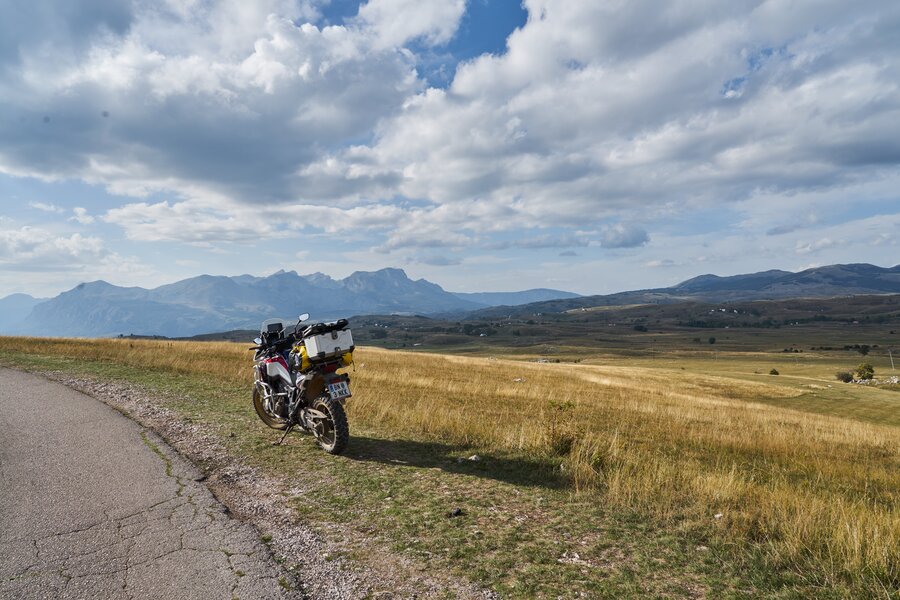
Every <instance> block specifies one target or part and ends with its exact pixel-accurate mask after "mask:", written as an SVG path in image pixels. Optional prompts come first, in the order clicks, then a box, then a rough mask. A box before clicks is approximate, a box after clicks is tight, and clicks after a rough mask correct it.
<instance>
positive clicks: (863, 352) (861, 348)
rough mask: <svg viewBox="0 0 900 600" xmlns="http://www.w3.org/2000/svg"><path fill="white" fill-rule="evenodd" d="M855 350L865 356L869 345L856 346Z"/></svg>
mask: <svg viewBox="0 0 900 600" xmlns="http://www.w3.org/2000/svg"><path fill="white" fill-rule="evenodd" d="M856 351H857V352H859V353H860V354H862V355H863V356H865V355H867V354H868V353H869V345H868V344H863V345H862V346H860V347H859V348H857V349H856Z"/></svg>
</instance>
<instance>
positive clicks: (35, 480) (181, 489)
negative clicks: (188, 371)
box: [0, 369, 293, 600]
mask: <svg viewBox="0 0 900 600" xmlns="http://www.w3.org/2000/svg"><path fill="white" fill-rule="evenodd" d="M200 479H202V477H201V474H200V473H199V472H198V471H197V470H196V469H195V468H194V467H193V466H192V465H191V464H190V463H188V462H187V461H185V460H184V459H182V458H181V457H180V456H179V455H178V454H176V453H175V452H174V451H173V450H172V449H171V448H169V447H168V446H167V445H166V444H165V442H163V441H162V440H161V439H160V438H158V437H157V436H155V435H154V434H153V433H151V432H150V431H147V430H145V429H143V428H142V427H141V426H140V425H138V424H137V423H135V422H134V421H131V420H130V419H128V418H126V417H124V416H123V415H121V414H120V413H118V412H116V411H115V410H113V409H111V408H109V407H108V406H106V405H105V404H103V403H101V402H99V401H98V400H95V399H93V398H91V397H89V396H86V395H84V394H81V393H79V392H76V391H73V390H71V389H69V388H67V387H64V386H62V385H60V384H57V383H53V382H50V381H47V380H46V379H42V378H40V377H36V376H33V375H28V374H24V373H20V372H17V371H11V370H7V369H0V598H23V599H28V598H173V599H175V598H177V599H186V598H198V599H200V598H202V599H211V598H224V599H227V600H230V599H232V598H241V599H249V598H254V599H256V598H283V597H289V596H293V594H292V593H290V592H287V591H286V590H285V589H284V588H282V587H281V585H280V584H279V578H278V572H279V571H278V567H277V565H275V563H274V562H273V561H272V559H271V556H270V553H269V551H268V549H267V548H266V546H265V545H264V544H263V543H262V542H261V541H260V540H259V535H258V533H257V532H256V530H255V529H253V528H252V527H251V526H249V525H246V524H244V523H241V522H239V521H236V520H234V519H232V518H229V516H228V514H227V511H226V509H225V508H224V507H223V506H222V505H221V504H220V503H219V502H218V501H217V500H216V499H215V498H214V497H213V496H212V494H211V493H210V492H209V490H207V489H206V487H205V486H204V485H203V483H201V482H200V481H198V480H200Z"/></svg>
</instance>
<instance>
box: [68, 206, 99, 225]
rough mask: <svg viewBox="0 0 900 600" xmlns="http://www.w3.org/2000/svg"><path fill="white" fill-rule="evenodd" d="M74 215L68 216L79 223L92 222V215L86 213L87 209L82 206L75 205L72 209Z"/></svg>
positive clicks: (87, 223) (88, 223) (86, 223)
mask: <svg viewBox="0 0 900 600" xmlns="http://www.w3.org/2000/svg"><path fill="white" fill-rule="evenodd" d="M72 212H73V213H74V216H72V217H71V218H70V220H71V221H76V222H78V223H81V224H82V225H90V224H91V223H93V222H94V217H93V216H91V215H89V214H88V211H87V209H86V208H84V207H83V206H76V207H75V208H73V209H72Z"/></svg>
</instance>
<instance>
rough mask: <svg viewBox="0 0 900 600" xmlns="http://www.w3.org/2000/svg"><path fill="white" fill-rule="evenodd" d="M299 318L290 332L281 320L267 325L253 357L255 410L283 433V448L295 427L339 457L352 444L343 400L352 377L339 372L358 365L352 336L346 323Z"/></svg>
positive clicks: (262, 331) (266, 322)
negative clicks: (312, 321) (307, 433)
mask: <svg viewBox="0 0 900 600" xmlns="http://www.w3.org/2000/svg"><path fill="white" fill-rule="evenodd" d="M307 319H309V315H308V314H303V315H300V319H299V320H298V321H297V325H296V326H294V328H293V331H292V332H291V333H288V332H287V331H286V330H285V327H284V324H283V322H282V321H281V320H279V319H270V320H268V321H264V322H263V324H262V327H261V328H260V335H259V337H258V338H256V339H255V340H254V343H255V344H256V345H255V346H253V347H252V348H250V349H251V350H255V351H256V352H255V354H254V357H253V379H254V386H253V407H254V408H255V409H256V414H258V415H259V418H260V419H262V421H263V423H265V424H266V425H268V426H269V427H271V428H273V429H279V430H284V434H283V435H282V436H281V439H280V440H279V441H278V442H276V445H277V444H281V443H282V442H283V441H284V438H285V437H287V434H288V433H290V431H291V430H292V429H293V428H294V427H300V428H301V429H303V430H305V431H308V432H310V433H312V434H313V436H314V437H315V438H316V441H317V442H318V443H319V446H321V447H322V449H323V450H325V452H328V453H329V454H340V453H341V452H343V451H344V449H345V448H346V447H347V443H348V442H349V440H350V428H349V426H348V424H347V415H346V413H345V412H344V402H346V400H347V398H349V397H350V395H351V394H350V376H349V375H347V374H345V373H344V374H340V373H338V370H339V369H342V368H344V367H347V366H349V365H351V364H352V363H353V350H354V349H355V348H354V345H353V336H352V335H351V333H350V330H349V329H348V328H347V320H346V319H340V320H338V321H334V322H331V323H315V324H312V325H307V326H304V327H302V328H301V323H303V322H304V321H306V320H307Z"/></svg>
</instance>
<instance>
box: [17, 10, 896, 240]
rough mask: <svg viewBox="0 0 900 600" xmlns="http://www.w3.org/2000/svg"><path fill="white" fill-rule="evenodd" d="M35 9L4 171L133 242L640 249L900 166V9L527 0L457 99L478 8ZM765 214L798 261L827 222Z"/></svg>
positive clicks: (472, 68) (21, 38) (22, 39)
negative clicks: (71, 183) (343, 238)
mask: <svg viewBox="0 0 900 600" xmlns="http://www.w3.org/2000/svg"><path fill="white" fill-rule="evenodd" d="M29 5H30V6H31V5H33V8H32V9H29V11H30V12H28V13H27V14H28V16H27V17H23V18H24V19H25V21H24V22H17V23H14V24H12V25H11V24H10V22H9V21H5V22H4V24H2V25H0V40H2V41H0V110H2V112H3V114H5V115H11V118H7V119H2V120H0V172H3V173H6V174H12V175H19V176H30V177H39V178H42V179H49V180H55V179H65V178H76V179H80V180H83V181H86V182H88V183H92V184H96V185H103V186H106V187H107V188H108V189H109V190H110V191H111V192H114V193H117V194H123V195H128V196H134V197H137V198H138V200H136V201H133V202H131V201H129V202H126V203H125V204H124V205H123V206H120V207H118V208H114V209H111V210H109V211H108V212H107V213H106V214H105V215H103V217H102V218H103V220H104V221H106V222H108V223H113V224H116V225H119V226H121V227H122V228H123V229H124V231H125V232H126V235H127V236H128V237H129V238H130V239H133V240H140V241H165V240H178V241H184V242H187V243H195V244H209V243H214V242H216V241H222V240H234V241H244V242H248V243H251V242H252V241H253V240H254V239H256V238H258V237H266V236H275V237H278V236H287V235H290V234H291V231H292V230H291V229H290V228H288V227H285V225H284V219H299V220H301V221H303V223H304V227H311V228H313V229H317V230H318V231H321V232H324V233H325V234H335V233H339V232H344V231H346V230H347V228H349V227H354V228H358V229H364V230H366V231H369V232H375V233H377V236H379V239H378V241H376V242H374V246H375V249H376V250H379V251H382V252H401V253H402V252H406V251H410V250H411V249H416V248H447V249H451V250H452V249H462V248H469V247H473V246H475V247H491V246H492V245H493V247H495V248H500V247H501V246H504V245H505V247H506V248H509V249H515V248H523V247H532V248H557V247H558V248H562V247H583V246H585V245H590V244H591V243H596V242H599V245H600V246H601V247H604V248H609V249H615V248H634V247H640V246H643V245H646V244H647V243H648V241H649V235H648V233H647V231H646V230H645V229H644V227H647V228H649V229H651V230H652V231H654V237H655V236H656V233H655V232H656V229H655V228H654V227H653V226H652V222H653V220H654V219H657V220H666V219H670V218H671V217H672V216H673V215H674V216H677V215H678V214H683V213H685V212H689V211H695V210H714V209H716V208H718V209H719V210H721V211H722V212H723V213H727V212H728V211H730V210H733V209H735V210H738V211H746V210H747V204H746V203H752V202H757V201H758V200H759V198H760V197H761V196H762V195H768V197H769V198H775V199H776V200H774V201H773V204H775V205H776V206H784V205H790V204H791V203H792V202H793V203H798V204H799V203H802V202H806V201H807V200H804V199H803V197H804V195H809V196H813V197H815V196H817V195H819V194H822V193H826V192H828V191H829V190H848V189H855V188H854V186H856V187H858V186H860V185H862V182H865V181H870V180H877V179H879V178H883V177H886V176H889V175H892V174H896V173H897V169H898V166H900V121H898V119H896V114H897V111H898V110H900V94H898V93H897V91H898V90H897V82H898V81H900V61H898V60H897V58H896V57H897V56H898V55H900V36H897V35H896V31H897V23H898V22H900V5H897V3H896V2H889V1H887V0H864V1H862V2H854V3H847V2H839V1H837V0H831V1H824V2H816V3H784V2H775V1H773V0H768V1H767V0H751V1H747V2H743V1H742V2H720V1H717V0H689V1H685V2H678V3H670V4H667V5H666V6H665V7H663V8H660V5H659V3H658V2H655V1H652V0H633V1H630V2H619V1H615V2H559V1H551V0H525V2H524V6H525V8H526V9H527V11H528V21H527V23H526V24H525V26H524V27H522V28H520V29H518V30H516V31H515V32H514V33H513V34H512V35H511V36H510V37H509V39H508V40H507V48H508V50H507V52H506V53H504V54H502V55H484V56H480V57H477V58H475V59H473V60H470V61H468V62H464V63H461V64H460V65H459V66H458V68H457V70H456V72H455V74H454V76H453V77H452V80H451V82H450V83H449V85H448V86H447V87H446V89H441V88H434V87H428V85H427V83H426V82H425V81H424V80H423V79H422V78H421V77H420V76H419V74H418V71H417V69H418V68H419V67H420V66H421V62H420V61H421V57H419V56H418V55H417V54H416V52H417V50H416V49H417V48H422V47H435V46H440V45H442V44H446V43H447V42H448V41H450V40H451V39H452V38H453V36H454V35H455V34H456V32H457V29H458V28H459V24H460V20H461V18H462V16H463V14H464V10H465V2H464V1H463V0H420V1H412V0H370V1H369V2H368V3H366V4H364V5H362V6H361V7H360V9H359V11H358V14H357V15H356V16H355V17H352V18H349V19H347V20H346V22H345V23H344V24H343V25H325V24H323V23H322V21H321V18H320V17H321V15H320V12H319V10H318V6H319V3H318V2H315V1H310V2H303V1H300V0H260V1H259V2H242V1H240V0H218V1H210V2H187V3H184V2H175V1H174V0H173V1H171V2H164V3H156V4H152V3H143V2H135V3H131V4H129V3H119V2H109V1H100V0H97V1H93V2H88V1H86V0H85V1H84V2H79V3H69V4H66V6H64V7H61V8H59V7H57V8H58V10H57V8H54V7H56V6H57V5H58V3H50V2H48V1H35V2H32V3H30V4H29ZM32 26H33V31H32V30H31V29H29V27H32ZM23 32H27V35H26V34H24V33H23ZM50 39H52V40H54V43H53V44H47V43H46V40H50ZM157 193H163V194H165V196H164V197H165V198H168V199H167V200H165V201H160V200H159V197H153V198H151V197H150V196H151V195H153V194H157ZM846 193H848V192H844V194H845V195H846ZM742 203H745V204H743V205H742ZM732 207H733V208H732ZM74 218H75V219H76V220H77V221H79V222H85V221H86V220H87V219H89V218H90V216H89V215H87V213H81V214H79V213H76V214H75V217H74ZM739 218H740V217H739V216H735V217H733V218H732V220H738V219H739ZM304 219H308V220H304ZM629 223H641V224H642V227H639V226H637V225H629ZM767 223H768V224H767V225H766V226H765V229H763V230H762V231H766V230H768V231H769V233H770V235H771V236H772V237H773V238H779V237H782V238H784V239H783V242H784V243H785V244H788V246H786V247H787V248H790V244H792V243H793V242H794V239H793V238H791V239H788V238H789V237H790V236H789V235H788V234H790V233H793V232H794V231H795V229H797V228H799V227H801V226H802V225H804V224H805V222H804V221H803V220H802V218H801V219H798V218H793V217H790V218H785V219H784V220H782V221H781V222H777V223H772V222H771V219H769V221H767ZM565 229H569V230H574V229H578V230H582V229H588V230H593V231H595V232H597V233H596V235H593V236H591V235H588V236H585V235H580V234H578V233H575V232H572V233H568V234H566V233H562V234H557V233H555V232H558V231H559V230H565ZM550 232H554V233H552V234H551V233H550ZM510 239H519V240H521V241H520V242H508V241H507V240H510ZM804 248H805V246H803V247H801V246H797V247H796V248H794V249H795V251H797V252H802V251H804ZM809 251H815V249H814V248H813V247H812V246H810V250H809Z"/></svg>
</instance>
